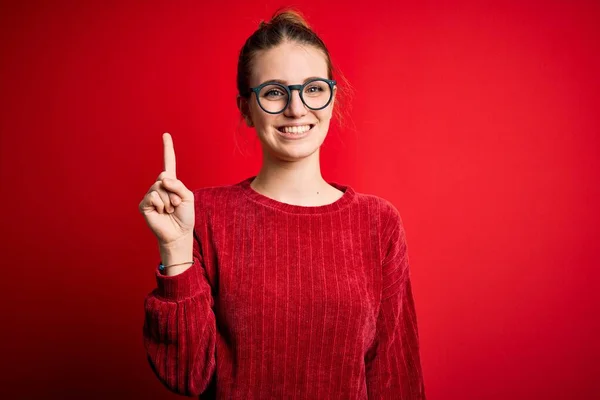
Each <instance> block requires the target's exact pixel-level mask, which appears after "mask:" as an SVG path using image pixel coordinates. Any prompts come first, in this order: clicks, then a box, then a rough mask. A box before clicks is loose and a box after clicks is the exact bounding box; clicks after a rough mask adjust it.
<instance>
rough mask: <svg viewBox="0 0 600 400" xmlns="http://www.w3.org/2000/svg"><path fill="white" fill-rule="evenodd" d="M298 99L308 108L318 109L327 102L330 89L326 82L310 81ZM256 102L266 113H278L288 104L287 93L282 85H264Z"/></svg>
mask: <svg viewBox="0 0 600 400" xmlns="http://www.w3.org/2000/svg"><path fill="white" fill-rule="evenodd" d="M300 98H301V99H302V101H303V102H304V104H305V105H306V106H307V107H308V108H311V109H320V108H323V107H325V105H327V103H328V102H329V100H330V98H331V88H330V86H329V84H328V83H327V82H324V81H312V82H309V83H308V84H307V85H306V86H305V87H304V90H303V91H302V93H301V94H300ZM258 101H259V103H260V105H261V107H262V108H264V109H265V110H266V111H268V112H272V113H279V112H282V111H283V110H284V109H285V107H286V105H287V104H288V92H287V90H286V88H285V87H284V86H283V85H280V84H277V83H273V84H270V85H266V86H264V87H263V88H262V89H261V90H260V92H259V94H258Z"/></svg>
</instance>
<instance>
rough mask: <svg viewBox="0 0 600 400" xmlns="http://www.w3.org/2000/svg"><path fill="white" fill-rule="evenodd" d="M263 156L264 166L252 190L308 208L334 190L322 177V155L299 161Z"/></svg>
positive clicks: (314, 154) (316, 153)
mask: <svg viewBox="0 0 600 400" xmlns="http://www.w3.org/2000/svg"><path fill="white" fill-rule="evenodd" d="M265 153H266V152H263V164H262V166H261V169H260V171H259V173H258V174H257V176H256V178H255V179H254V181H253V182H252V184H251V186H252V188H253V189H254V190H256V191H257V192H259V193H261V194H264V195H266V196H268V197H270V198H273V199H275V200H278V201H281V202H285V203H289V204H298V205H304V204H309V203H312V202H314V201H316V199H318V198H322V197H323V196H324V194H325V193H327V192H328V191H330V190H331V189H332V188H331V186H330V185H329V184H328V183H327V182H326V181H325V180H324V179H323V176H322V175H321V166H320V162H319V152H318V151H316V152H315V153H313V154H312V155H311V156H309V157H306V158H304V159H302V160H298V161H283V160H280V159H274V158H273V157H270V156H269V155H268V154H265Z"/></svg>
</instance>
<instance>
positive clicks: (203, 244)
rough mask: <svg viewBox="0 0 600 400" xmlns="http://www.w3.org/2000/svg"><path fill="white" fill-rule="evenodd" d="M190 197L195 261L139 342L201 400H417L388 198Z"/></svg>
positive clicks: (397, 226) (161, 370)
mask: <svg viewBox="0 0 600 400" xmlns="http://www.w3.org/2000/svg"><path fill="white" fill-rule="evenodd" d="M253 179H254V177H251V178H248V179H245V180H244V181H242V182H239V183H237V184H235V185H228V186H218V187H210V188H202V189H198V190H195V191H194V196H195V212H196V224H195V228H194V237H195V240H194V264H193V265H192V266H191V267H190V268H189V269H188V270H186V271H185V272H183V273H181V274H179V275H176V276H172V277H168V276H165V275H162V273H161V272H160V271H159V270H158V268H156V270H155V274H156V280H157V287H156V289H155V290H153V291H152V292H151V293H150V294H148V296H147V297H146V299H145V322H144V329H143V335H144V345H145V348H146V351H147V356H148V360H149V362H150V366H151V367H152V369H153V371H154V373H155V374H156V375H157V376H158V378H159V379H160V380H161V381H162V382H163V384H164V385H165V386H166V387H167V388H169V389H170V390H172V391H173V392H176V393H180V394H184V395H188V396H199V397H200V399H231V398H232V399H403V400H409V399H410V400H416V399H425V391H424V384H423V376H422V370H421V362H420V355H419V341H418V331H417V318H416V315H415V305H414V302H413V295H412V292H411V281H410V273H409V260H408V254H407V245H406V235H405V231H404V227H403V224H402V220H401V217H400V214H399V213H398V211H397V209H396V208H395V207H394V206H393V205H392V204H391V203H390V202H388V201H387V200H384V199H382V198H380V197H377V196H373V195H367V194H362V193H357V192H355V191H354V190H353V189H352V188H351V187H350V186H343V185H340V184H337V183H331V184H332V185H334V186H335V187H337V188H338V189H340V190H341V191H343V192H344V194H343V196H342V197H341V198H339V199H338V200H337V201H335V202H334V203H332V204H328V205H324V206H315V207H303V206H296V205H290V204H285V203H281V202H278V201H275V200H273V199H270V198H268V197H266V196H264V195H262V194H260V193H258V192H256V191H255V190H254V189H253V188H252V187H251V186H250V183H251V182H252V180H253Z"/></svg>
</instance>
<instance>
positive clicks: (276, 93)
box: [265, 89, 284, 97]
mask: <svg viewBox="0 0 600 400" xmlns="http://www.w3.org/2000/svg"><path fill="white" fill-rule="evenodd" d="M283 95H284V93H283V92H282V91H281V90H279V89H270V90H268V91H267V92H266V93H265V97H279V96H283Z"/></svg>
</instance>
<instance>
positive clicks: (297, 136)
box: [275, 124, 316, 140]
mask: <svg viewBox="0 0 600 400" xmlns="http://www.w3.org/2000/svg"><path fill="white" fill-rule="evenodd" d="M305 125H308V126H310V129H309V130H307V131H306V132H304V133H301V134H298V133H286V132H282V131H280V130H279V128H282V127H284V126H305ZM315 126H316V124H290V125H282V126H279V127H277V129H275V130H276V131H277V133H278V134H279V136H281V137H283V138H285V139H288V140H299V139H303V138H305V137H307V136H308V135H309V134H310V133H311V132H312V130H313V129H314V127H315Z"/></svg>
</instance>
